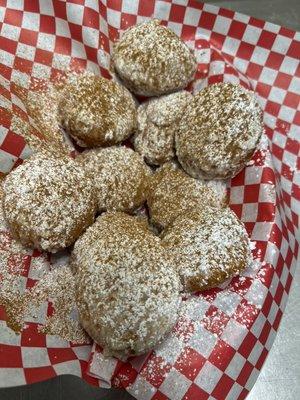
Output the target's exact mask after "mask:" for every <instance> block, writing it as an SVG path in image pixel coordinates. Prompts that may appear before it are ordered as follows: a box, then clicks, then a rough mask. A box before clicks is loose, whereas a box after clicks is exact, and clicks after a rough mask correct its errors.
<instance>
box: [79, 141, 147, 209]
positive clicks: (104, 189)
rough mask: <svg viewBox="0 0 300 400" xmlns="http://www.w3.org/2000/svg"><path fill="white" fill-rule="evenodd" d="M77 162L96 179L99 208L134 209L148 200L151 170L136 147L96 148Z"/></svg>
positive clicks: (87, 152)
mask: <svg viewBox="0 0 300 400" xmlns="http://www.w3.org/2000/svg"><path fill="white" fill-rule="evenodd" d="M76 161H77V162H78V163H79V164H80V165H81V166H82V167H83V168H84V169H85V170H86V172H87V174H88V175H89V176H90V177H91V178H92V179H93V182H94V192H95V195H96V197H97V200H98V210H99V211H106V210H110V211H132V210H134V209H135V208H137V207H139V206H140V205H142V204H143V203H144V201H145V199H146V191H147V189H148V185H149V179H150V174H151V170H150V168H149V167H148V166H147V165H146V164H145V163H144V162H143V160H142V158H141V157H140V156H139V154H137V153H135V152H134V151H133V150H132V149H130V148H128V147H125V146H120V147H116V146H115V147H109V148H104V149H92V150H89V151H85V152H83V153H82V154H81V155H79V156H78V157H77V158H76Z"/></svg>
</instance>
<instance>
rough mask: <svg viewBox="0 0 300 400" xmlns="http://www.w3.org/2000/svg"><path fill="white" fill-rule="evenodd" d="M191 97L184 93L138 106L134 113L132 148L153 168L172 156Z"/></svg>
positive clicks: (170, 95)
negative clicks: (175, 137)
mask: <svg viewBox="0 0 300 400" xmlns="http://www.w3.org/2000/svg"><path fill="white" fill-rule="evenodd" d="M191 99H192V95H191V93H189V92H187V91H185V90H183V91H181V92H177V93H172V94H169V95H166V96H162V97H158V98H154V99H151V100H149V101H148V102H145V103H143V104H141V105H140V106H139V107H138V111H137V132H136V134H135V136H134V148H135V150H136V151H137V152H138V153H140V154H141V156H143V157H144V159H145V161H146V162H148V163H149V164H152V165H161V164H163V163H165V162H167V161H169V160H171V159H172V158H173V157H174V155H175V151H174V136H175V131H176V127H177V124H178V121H179V119H180V118H181V115H182V113H183V112H184V109H185V107H186V105H187V103H188V101H189V100H191Z"/></svg>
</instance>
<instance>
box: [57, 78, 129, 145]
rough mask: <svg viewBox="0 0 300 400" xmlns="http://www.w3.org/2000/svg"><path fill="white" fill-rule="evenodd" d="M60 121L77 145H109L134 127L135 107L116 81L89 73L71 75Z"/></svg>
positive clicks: (124, 137)
mask: <svg viewBox="0 0 300 400" xmlns="http://www.w3.org/2000/svg"><path fill="white" fill-rule="evenodd" d="M60 118H61V120H62V124H63V126H64V128H65V129H66V131H67V132H68V133H69V134H70V135H71V136H72V137H73V139H74V140H75V141H76V142H77V144H78V145H79V146H82V147H97V146H111V145H114V144H117V143H121V142H122V141H123V140H125V139H126V138H128V137H129V136H130V135H131V134H132V132H133V131H134V129H135V127H136V105H135V101H134V99H133V97H132V95H131V94H130V92H129V91H128V90H127V89H126V88H125V87H123V86H121V85H120V84H118V83H117V82H114V81H111V80H108V79H105V78H102V77H100V76H95V75H91V74H87V73H86V74H81V75H70V77H69V81H68V82H67V84H66V88H65V91H64V96H62V100H61V103H60Z"/></svg>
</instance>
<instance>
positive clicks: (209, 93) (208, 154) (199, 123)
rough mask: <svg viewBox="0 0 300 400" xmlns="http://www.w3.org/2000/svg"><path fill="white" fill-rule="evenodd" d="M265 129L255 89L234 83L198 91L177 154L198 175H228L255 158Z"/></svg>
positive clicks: (180, 130)
mask: <svg viewBox="0 0 300 400" xmlns="http://www.w3.org/2000/svg"><path fill="white" fill-rule="evenodd" d="M262 133H263V121H262V111H261V109H260V107H259V105H258V102H257V100H256V98H255V96H254V93H253V92H251V91H249V90H246V89H244V88H243V87H241V86H238V85H233V84H231V83H218V84H214V85H211V86H208V87H206V88H205V89H203V90H201V91H200V92H198V93H197V94H196V95H195V96H194V97H193V100H192V101H190V102H189V104H188V106H187V107H186V109H185V113H184V115H183V116H182V118H181V120H180V121H179V125H178V130H177V132H176V135H175V147H176V154H177V156H178V159H179V162H180V163H181V165H182V167H183V169H184V170H185V171H186V172H187V173H188V174H190V175H191V176H193V177H194V178H204V179H227V178H231V177H233V176H235V175H236V174H237V173H238V172H239V171H240V170H241V169H242V168H243V167H244V166H245V165H246V163H247V162H248V161H249V160H250V159H251V157H252V155H253V153H254V151H255V149H256V146H257V144H258V142H259V140H260V138H261V135H262Z"/></svg>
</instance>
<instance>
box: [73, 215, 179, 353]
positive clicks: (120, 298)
mask: <svg viewBox="0 0 300 400" xmlns="http://www.w3.org/2000/svg"><path fill="white" fill-rule="evenodd" d="M72 265H73V269H76V270H77V274H76V280H77V282H78V285H77V299H78V307H79V312H80V318H81V321H82V323H83V326H84V327H85V329H87V331H88V332H89V333H90V334H91V336H92V337H93V338H94V339H95V340H96V341H97V342H98V343H99V344H100V345H102V346H103V347H104V348H105V350H106V351H107V352H108V353H110V354H115V355H117V356H119V357H120V356H121V357H126V356H128V355H130V354H140V353H143V352H145V351H146V350H148V349H150V348H152V347H153V346H154V345H155V344H157V342H158V341H160V340H161V339H162V338H163V336H164V335H165V333H166V332H168V331H169V330H170V329H171V327H172V326H173V325H174V323H175V321H176V319H177V308H178V305H179V279H178V276H177V275H176V273H175V272H174V270H173V268H172V266H171V264H170V261H169V260H168V258H167V257H166V254H165V253H164V249H163V247H162V246H161V244H160V239H159V238H158V237H156V236H155V235H153V234H152V233H151V232H150V231H148V230H147V228H146V227H145V225H144V224H143V223H142V222H139V221H138V220H137V219H136V218H134V217H130V216H128V215H126V214H122V213H107V214H103V215H102V216H101V217H99V218H98V219H97V221H96V223H95V224H94V225H92V226H91V227H90V228H89V229H88V230H87V231H86V233H85V234H84V235H83V236H82V237H81V239H80V240H79V241H78V242H77V243H76V244H75V247H74V252H73V255H72Z"/></svg>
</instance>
